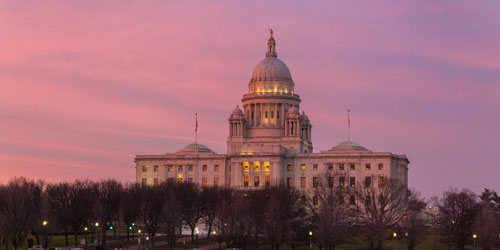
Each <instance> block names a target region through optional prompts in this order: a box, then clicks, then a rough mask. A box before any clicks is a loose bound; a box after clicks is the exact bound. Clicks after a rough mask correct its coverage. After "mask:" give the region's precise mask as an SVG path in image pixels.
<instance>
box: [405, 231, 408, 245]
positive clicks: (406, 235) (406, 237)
mask: <svg viewBox="0 0 500 250" xmlns="http://www.w3.org/2000/svg"><path fill="white" fill-rule="evenodd" d="M405 239H406V247H408V232H405Z"/></svg>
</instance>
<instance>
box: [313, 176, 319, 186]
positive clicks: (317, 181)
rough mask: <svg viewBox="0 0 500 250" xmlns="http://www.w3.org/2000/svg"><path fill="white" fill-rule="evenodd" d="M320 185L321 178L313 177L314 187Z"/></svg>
mask: <svg viewBox="0 0 500 250" xmlns="http://www.w3.org/2000/svg"><path fill="white" fill-rule="evenodd" d="M318 185H319V178H318V177H313V187H315V188H317V187H318Z"/></svg>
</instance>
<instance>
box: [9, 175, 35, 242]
mask: <svg viewBox="0 0 500 250" xmlns="http://www.w3.org/2000/svg"><path fill="white" fill-rule="evenodd" d="M37 190H39V186H38V185H37V184H35V183H34V181H28V180H26V179H25V178H14V179H12V180H10V181H9V183H8V184H7V185H6V186H1V187H0V200H1V201H2V202H0V223H1V224H2V226H1V228H3V229H4V230H6V232H7V234H5V235H6V236H7V237H8V239H9V240H10V242H11V243H12V245H13V246H14V249H18V248H19V246H20V245H21V244H22V243H23V241H24V240H25V239H26V237H27V235H28V233H29V232H30V229H31V228H32V225H33V223H35V221H34V219H35V218H36V217H35V216H34V215H35V214H36V211H35V210H36V209H37V202H38V201H36V200H35V199H37V198H36V197H37V196H38V191H37ZM34 191H35V192H37V194H35V195H33V192H34Z"/></svg>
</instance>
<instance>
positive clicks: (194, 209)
mask: <svg viewBox="0 0 500 250" xmlns="http://www.w3.org/2000/svg"><path fill="white" fill-rule="evenodd" d="M178 185H179V196H178V197H179V199H180V200H181V204H182V219H183V221H184V223H185V224H186V225H188V226H189V228H190V229H191V241H192V242H194V231H195V228H196V225H197V224H198V221H199V220H200V219H201V217H202V215H203V214H202V207H201V200H200V188H199V186H198V185H197V184H194V183H189V182H183V183H179V184H178Z"/></svg>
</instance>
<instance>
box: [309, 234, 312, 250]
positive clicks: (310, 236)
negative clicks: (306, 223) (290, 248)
mask: <svg viewBox="0 0 500 250" xmlns="http://www.w3.org/2000/svg"><path fill="white" fill-rule="evenodd" d="M312 236H313V232H312V231H309V250H311V249H312V246H313V245H312Z"/></svg>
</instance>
